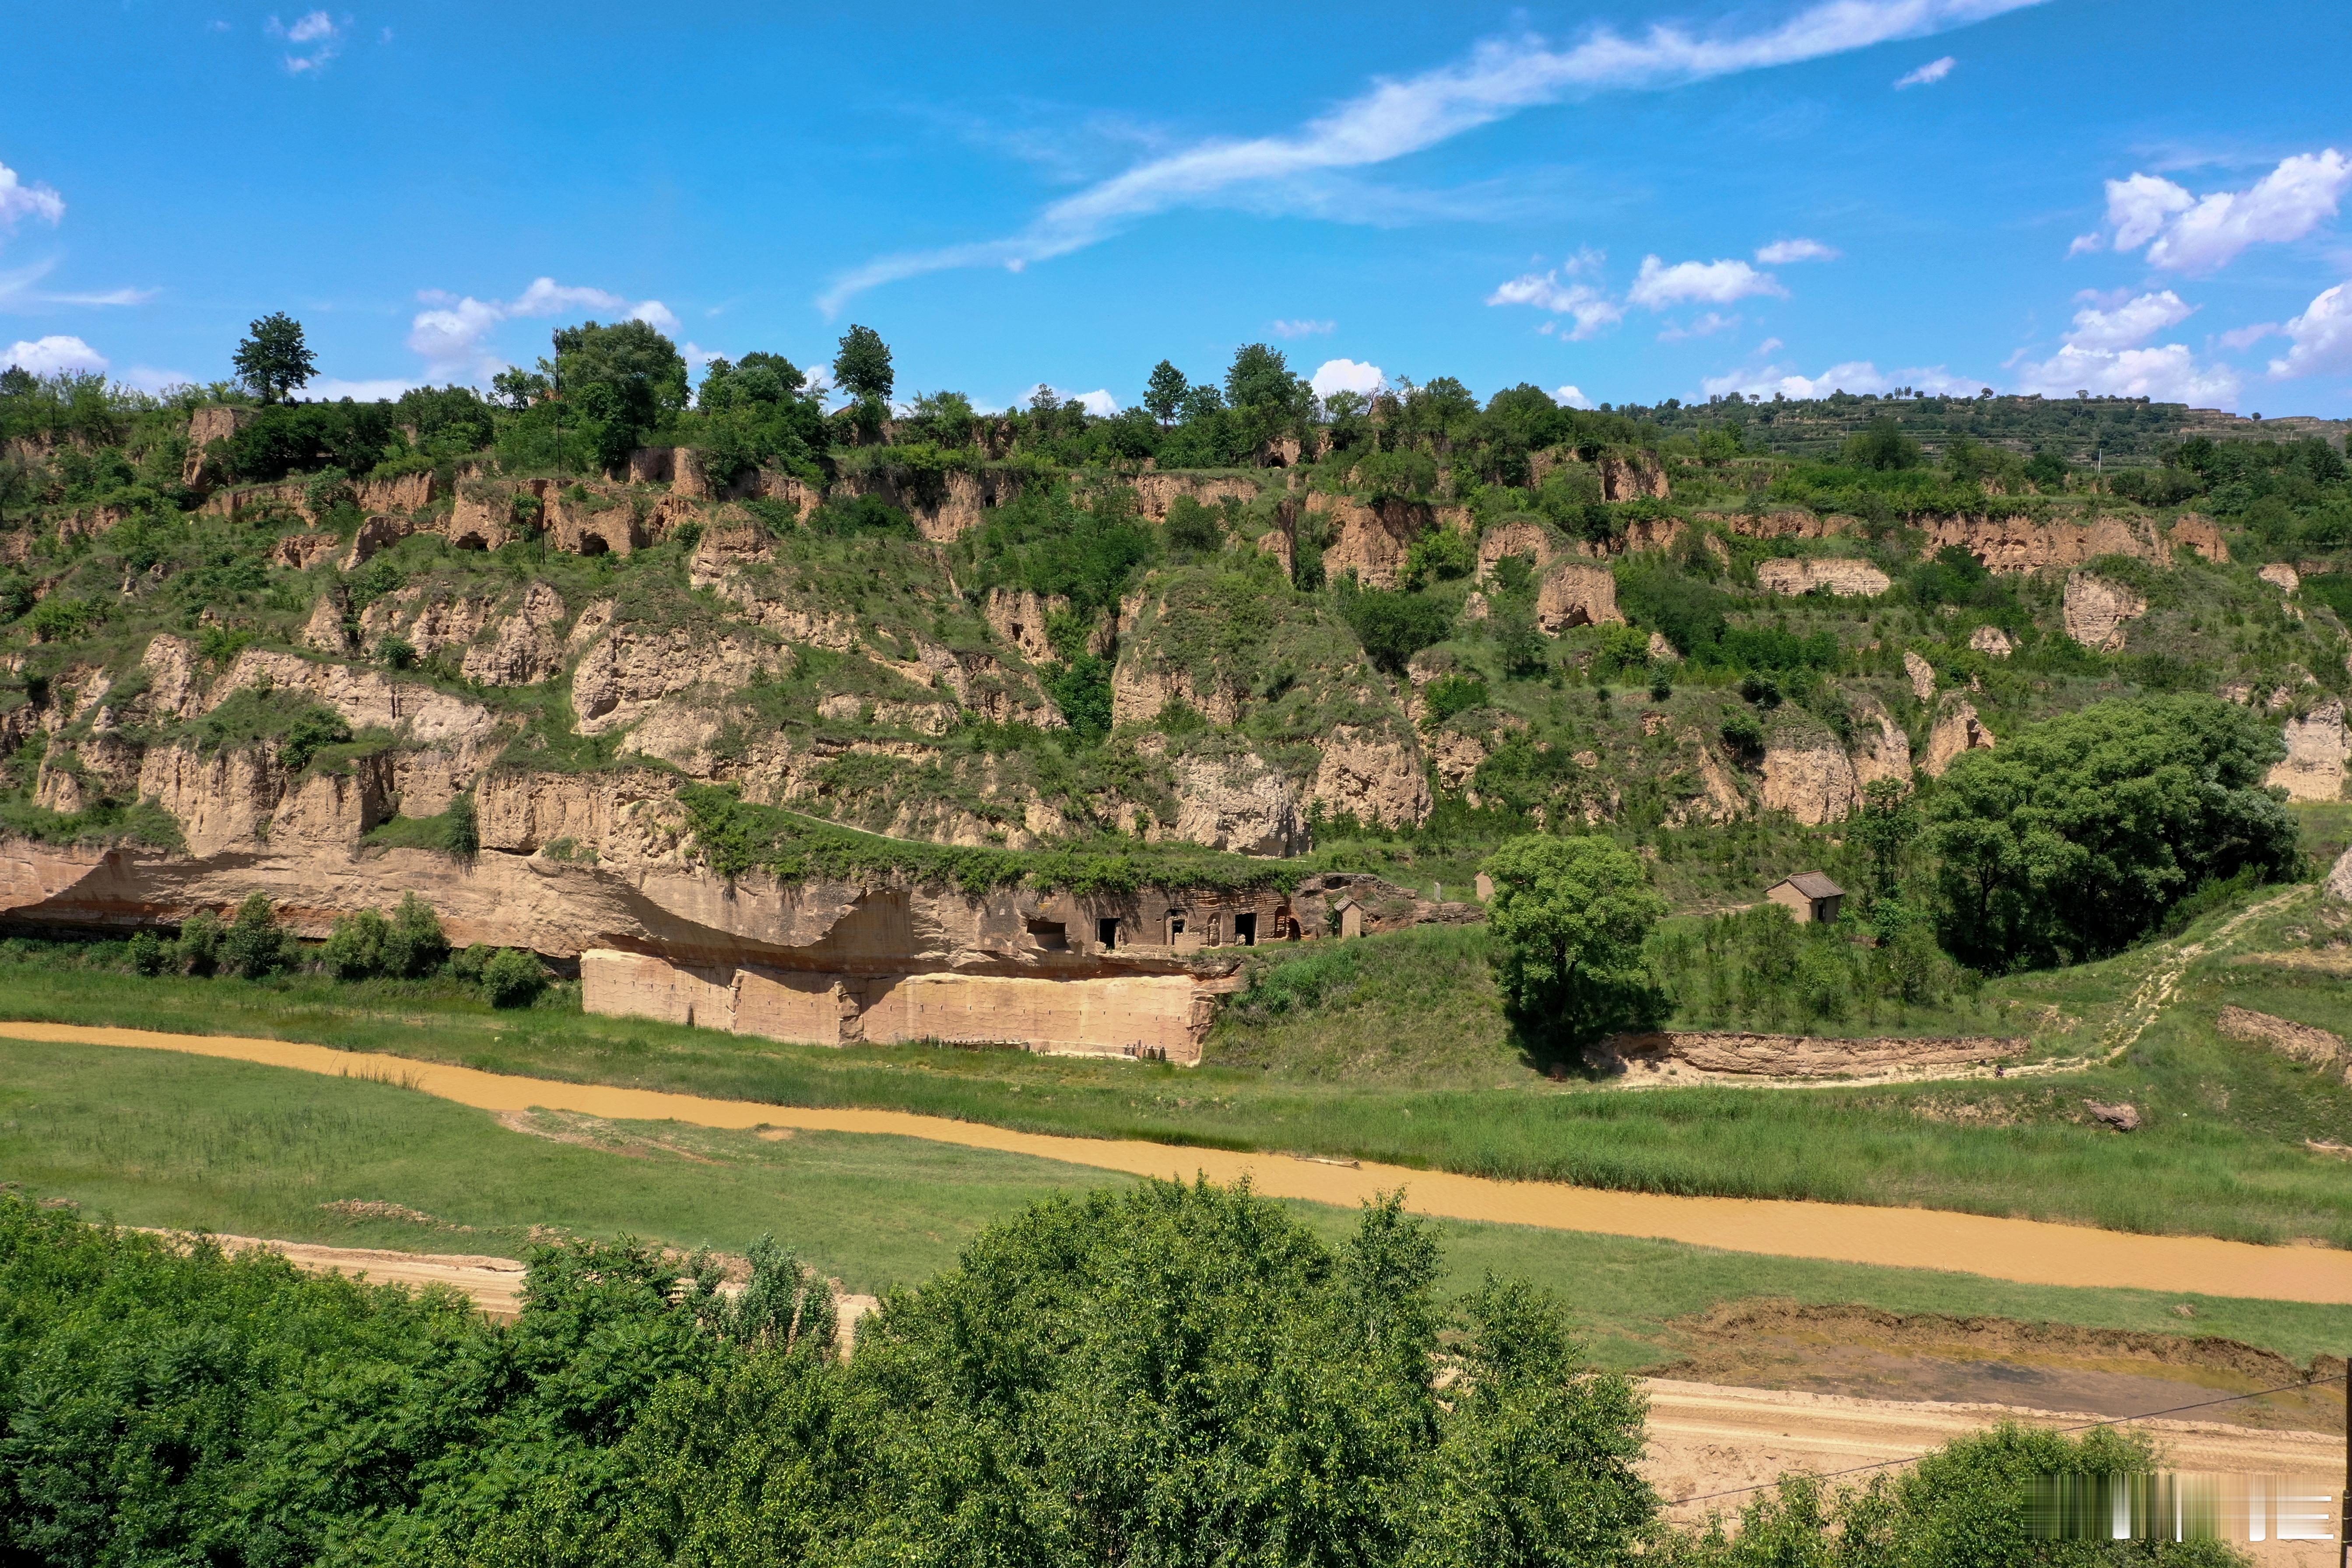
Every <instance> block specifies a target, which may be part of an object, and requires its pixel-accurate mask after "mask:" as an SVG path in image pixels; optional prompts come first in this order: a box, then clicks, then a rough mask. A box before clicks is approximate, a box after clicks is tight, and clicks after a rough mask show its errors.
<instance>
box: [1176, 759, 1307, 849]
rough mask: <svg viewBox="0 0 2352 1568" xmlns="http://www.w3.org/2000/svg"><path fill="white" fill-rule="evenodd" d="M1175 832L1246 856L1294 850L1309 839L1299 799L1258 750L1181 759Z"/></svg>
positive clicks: (1177, 763)
mask: <svg viewBox="0 0 2352 1568" xmlns="http://www.w3.org/2000/svg"><path fill="white" fill-rule="evenodd" d="M1175 773H1176V803H1177V815H1176V830H1175V837H1178V838H1181V839H1182V840H1184V841H1185V842H1186V843H1189V844H1200V845H1204V846H1206V847H1209V848H1211V849H1231V850H1236V851H1238V852H1240V853H1242V854H1244V855H1288V854H1292V853H1294V852H1295V851H1297V850H1298V849H1301V848H1304V847H1306V844H1307V824H1306V821H1305V819H1304V818H1303V817H1302V816H1300V815H1299V810H1298V801H1297V797H1296V796H1295V795H1292V794H1291V790H1290V786H1289V785H1288V784H1286V783H1285V782H1284V781H1283V778H1282V775H1281V774H1279V773H1276V772H1275V771H1274V770H1273V769H1272V768H1269V767H1268V766H1266V764H1265V763H1264V762H1263V761H1262V760H1260V759H1259V758H1258V756H1257V755H1256V754H1255V753H1254V752H1244V753H1243V754H1242V755H1240V756H1236V757H1226V758H1213V757H1182V758H1179V759H1178V760H1177V762H1176V763H1175Z"/></svg>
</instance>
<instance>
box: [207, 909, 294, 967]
mask: <svg viewBox="0 0 2352 1568" xmlns="http://www.w3.org/2000/svg"><path fill="white" fill-rule="evenodd" d="M291 940H292V938H291V933H289V931H286V930H285V929H284V928H282V927H281V926H279V925H278V907H277V906H276V905H275V904H273V903H271V902H270V901H269V895H268V893H262V892H254V893H248V894H247V895H246V899H245V902H243V903H241V904H239V905H237V907H236V919H234V920H232V921H229V922H228V926H227V929H226V930H225V931H222V932H221V938H220V959H221V964H222V967H224V968H226V970H227V971H228V972H229V973H232V974H239V975H243V976H244V977H245V978H246V979H247V980H258V979H260V978H262V977H263V976H264V975H268V974H274V973H277V972H278V970H279V969H281V968H283V967H285V964H286V960H287V950H288V947H289V943H290V942H291Z"/></svg>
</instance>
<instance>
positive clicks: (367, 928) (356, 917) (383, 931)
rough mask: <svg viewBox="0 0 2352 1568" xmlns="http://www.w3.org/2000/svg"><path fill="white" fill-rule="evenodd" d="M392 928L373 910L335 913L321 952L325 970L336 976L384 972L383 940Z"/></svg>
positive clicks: (363, 976) (346, 977) (355, 977)
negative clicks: (331, 927) (333, 922)
mask: <svg viewBox="0 0 2352 1568" xmlns="http://www.w3.org/2000/svg"><path fill="white" fill-rule="evenodd" d="M391 930H392V928H391V925H390V923H389V922H388V921H385V920H384V918H383V915H381V914H379V913H377V912H376V911H375V910H359V911H358V912H357V913H354V914H348V915H339V916H337V917H336V919H335V924H334V928H333V929H332V930H331V931H329V932H328V933H327V944H326V947H325V950H324V951H323V952H321V953H320V957H321V958H322V959H323V960H324V961H325V963H326V966H327V973H330V974H331V975H333V976H334V977H335V978H336V979H338V980H365V979H367V978H368V977H369V976H371V975H374V974H381V973H383V970H384V961H383V950H384V942H385V939H386V938H387V937H389V936H390V935H391Z"/></svg>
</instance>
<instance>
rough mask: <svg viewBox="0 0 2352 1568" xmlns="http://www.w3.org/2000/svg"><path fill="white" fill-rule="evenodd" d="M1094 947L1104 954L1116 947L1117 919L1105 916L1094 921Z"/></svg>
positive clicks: (1116, 917)
mask: <svg viewBox="0 0 2352 1568" xmlns="http://www.w3.org/2000/svg"><path fill="white" fill-rule="evenodd" d="M1095 945H1096V946H1097V947H1099V948H1101V949H1102V950H1103V951H1104V952H1110V951H1111V950H1112V949H1114V948H1116V947H1117V946H1118V916H1116V915H1105V916H1103V917H1102V919H1100V920H1098V921H1095Z"/></svg>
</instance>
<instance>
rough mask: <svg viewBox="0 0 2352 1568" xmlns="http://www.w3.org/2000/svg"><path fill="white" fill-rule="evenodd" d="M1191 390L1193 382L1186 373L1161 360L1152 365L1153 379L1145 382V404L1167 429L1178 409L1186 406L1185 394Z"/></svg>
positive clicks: (1173, 420) (1163, 427)
mask: <svg viewBox="0 0 2352 1568" xmlns="http://www.w3.org/2000/svg"><path fill="white" fill-rule="evenodd" d="M1191 390H1192V384H1191V383H1189V382H1187V381H1186V380H1185V379H1184V373H1183V372H1182V371H1181V370H1178V369H1177V368H1176V367H1175V366H1174V365H1173V364H1171V363H1169V362H1168V361H1166V360H1161V361H1160V363H1158V364H1155V365H1153V366H1152V367H1151V379H1150V381H1148V382H1146V383H1145V384H1144V387H1143V406H1144V407H1146V408H1148V409H1150V411H1151V416H1152V417H1153V418H1155V419H1157V420H1159V421H1160V428H1161V429H1163V430H1165V429H1166V428H1167V427H1168V426H1170V425H1171V424H1173V423H1174V422H1175V419H1176V415H1177V413H1178V411H1179V410H1181V409H1182V407H1183V406H1184V394H1185V393H1187V392H1189V391H1191Z"/></svg>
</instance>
